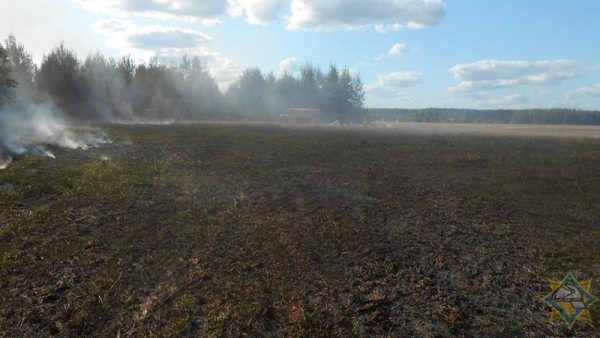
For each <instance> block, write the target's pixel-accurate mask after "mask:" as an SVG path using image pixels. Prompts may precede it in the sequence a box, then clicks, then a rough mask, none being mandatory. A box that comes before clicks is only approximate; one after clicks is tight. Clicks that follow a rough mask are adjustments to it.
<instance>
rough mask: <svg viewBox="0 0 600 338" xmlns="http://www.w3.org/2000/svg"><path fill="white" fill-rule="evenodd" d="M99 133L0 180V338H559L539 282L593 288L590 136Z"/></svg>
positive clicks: (240, 130) (205, 129) (598, 186)
mask: <svg viewBox="0 0 600 338" xmlns="http://www.w3.org/2000/svg"><path fill="white" fill-rule="evenodd" d="M108 131H109V133H110V135H111V136H112V138H113V139H114V140H115V143H114V144H112V145H108V146H104V147H102V148H99V149H93V150H89V151H78V150H76V151H65V150H60V149H56V150H55V153H56V155H57V158H58V159H57V160H53V159H50V158H38V157H28V158H25V159H20V160H18V161H16V162H15V163H13V164H12V165H11V166H10V167H9V168H8V169H6V170H3V171H0V254H1V259H0V335H2V336H4V335H7V336H24V335H25V336H37V335H48V334H50V335H65V336H89V335H92V334H100V335H103V336H115V335H117V334H120V335H121V336H125V335H134V336H151V335H184V336H193V335H202V336H239V335H244V334H247V335H249V336H262V335H273V336H330V335H338V336H371V335H389V336H399V335H402V336H405V335H450V334H458V335H461V334H466V335H469V336H471V335H477V334H483V335H503V336H511V335H519V336H520V335H525V334H531V335H562V334H567V333H568V331H567V330H566V328H565V325H564V324H563V323H560V322H556V323H549V322H548V320H547V316H548V309H546V308H545V306H544V305H543V304H542V303H541V301H540V300H539V299H540V298H541V297H542V296H543V295H544V294H546V293H547V292H548V291H549V282H548V281H549V279H560V278H561V277H563V276H564V274H566V272H568V271H573V272H574V273H575V275H576V276H578V277H579V278H581V279H590V278H591V279H594V283H593V284H592V291H593V292H594V291H595V293H596V294H598V293H600V292H599V291H598V287H597V286H598V285H599V284H598V283H600V252H599V251H598V250H599V248H600V177H599V176H598V169H597V168H598V166H599V165H600V140H593V139H583V138H545V137H501V136H465V135H418V134H407V133H394V132H361V131H348V130H346V131H344V130H331V129H294V128H282V127H275V126H231V125H229V126H228V125H188V126H176V125H175V126H129V127H126V126H120V127H109V128H108ZM103 156H106V157H108V158H109V160H108V161H106V160H105V159H106V158H104V157H103ZM592 315H593V325H594V326H595V327H596V328H594V327H593V326H592V324H591V323H585V322H580V323H578V324H576V326H575V329H574V331H573V332H572V333H574V334H577V335H581V336H583V335H594V334H600V331H598V327H600V309H598V310H596V311H593V310H592Z"/></svg>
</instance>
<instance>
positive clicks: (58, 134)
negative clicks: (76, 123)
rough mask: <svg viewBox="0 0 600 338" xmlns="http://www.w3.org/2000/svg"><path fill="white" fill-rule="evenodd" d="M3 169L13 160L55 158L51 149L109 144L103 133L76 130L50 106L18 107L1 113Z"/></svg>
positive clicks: (1, 166)
mask: <svg viewBox="0 0 600 338" xmlns="http://www.w3.org/2000/svg"><path fill="white" fill-rule="evenodd" d="M0 142H1V143H2V145H1V146H0V169H5V168H6V167H7V166H8V165H9V164H10V163H11V162H12V160H13V156H23V155H39V156H46V157H51V158H55V155H54V153H53V152H52V151H51V150H50V149H49V148H48V147H49V146H56V147H63V148H68V149H88V148H90V147H97V146H99V145H101V144H105V143H109V142H110V141H109V139H108V137H107V135H106V134H105V133H103V132H101V131H92V130H89V131H83V130H75V129H74V128H73V127H72V126H71V125H70V123H68V121H67V120H66V119H64V118H63V117H62V116H61V114H60V112H58V111H57V110H56V109H55V108H53V107H52V106H51V105H50V104H31V103H30V104H24V103H16V104H13V105H10V106H9V107H7V108H5V109H3V110H2V111H0Z"/></svg>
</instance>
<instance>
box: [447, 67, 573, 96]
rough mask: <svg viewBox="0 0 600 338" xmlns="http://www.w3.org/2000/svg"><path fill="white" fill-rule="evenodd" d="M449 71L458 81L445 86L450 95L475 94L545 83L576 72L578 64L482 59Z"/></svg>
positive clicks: (567, 76) (566, 77)
mask: <svg viewBox="0 0 600 338" xmlns="http://www.w3.org/2000/svg"><path fill="white" fill-rule="evenodd" d="M449 71H450V73H451V74H452V75H453V76H454V78H455V79H456V80H457V81H459V83H458V85H457V86H455V87H451V88H449V93H450V94H451V95H454V94H460V95H476V94H477V93H478V92H481V91H487V90H494V89H503V88H511V87H515V86H523V85H530V86H531V85H546V84H551V83H555V82H559V81H562V80H565V79H572V78H575V77H577V76H579V75H580V67H579V66H578V64H577V63H576V62H575V61H571V60H546V61H500V60H482V61H477V62H473V63H466V64H459V65H455V66H454V67H452V68H450V70H449Z"/></svg>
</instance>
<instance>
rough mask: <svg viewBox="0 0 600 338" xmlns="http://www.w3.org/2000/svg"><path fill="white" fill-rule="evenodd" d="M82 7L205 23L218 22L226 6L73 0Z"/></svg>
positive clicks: (221, 1) (219, 1) (192, 1)
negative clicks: (217, 17)
mask: <svg viewBox="0 0 600 338" xmlns="http://www.w3.org/2000/svg"><path fill="white" fill-rule="evenodd" d="M73 1H74V2H76V3H79V4H81V5H82V6H83V7H84V8H86V9H88V10H92V11H96V12H102V13H107V14H110V15H113V16H122V17H124V16H128V15H130V14H135V15H140V16H146V17H151V18H155V19H161V20H169V19H177V20H185V21H192V22H201V23H204V24H206V25H211V24H215V23H217V22H218V20H216V16H218V15H221V14H223V13H224V12H225V10H226V8H227V0H201V1H196V0H73Z"/></svg>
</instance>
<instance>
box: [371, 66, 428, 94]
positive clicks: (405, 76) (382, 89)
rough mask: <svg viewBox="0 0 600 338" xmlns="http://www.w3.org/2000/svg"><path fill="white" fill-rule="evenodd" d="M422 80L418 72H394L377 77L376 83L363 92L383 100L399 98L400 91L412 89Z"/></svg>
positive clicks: (421, 74) (421, 75)
mask: <svg viewBox="0 0 600 338" xmlns="http://www.w3.org/2000/svg"><path fill="white" fill-rule="evenodd" d="M422 80H423V73H420V72H410V71H407V72H394V73H389V74H383V75H379V77H378V78H377V83H375V84H372V85H368V86H366V87H365V91H366V92H367V93H368V94H370V95H373V96H377V97H383V98H394V97H400V96H401V95H402V94H401V91H400V90H401V89H402V88H408V87H413V86H415V85H417V84H418V83H420V82H421V81H422Z"/></svg>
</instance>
